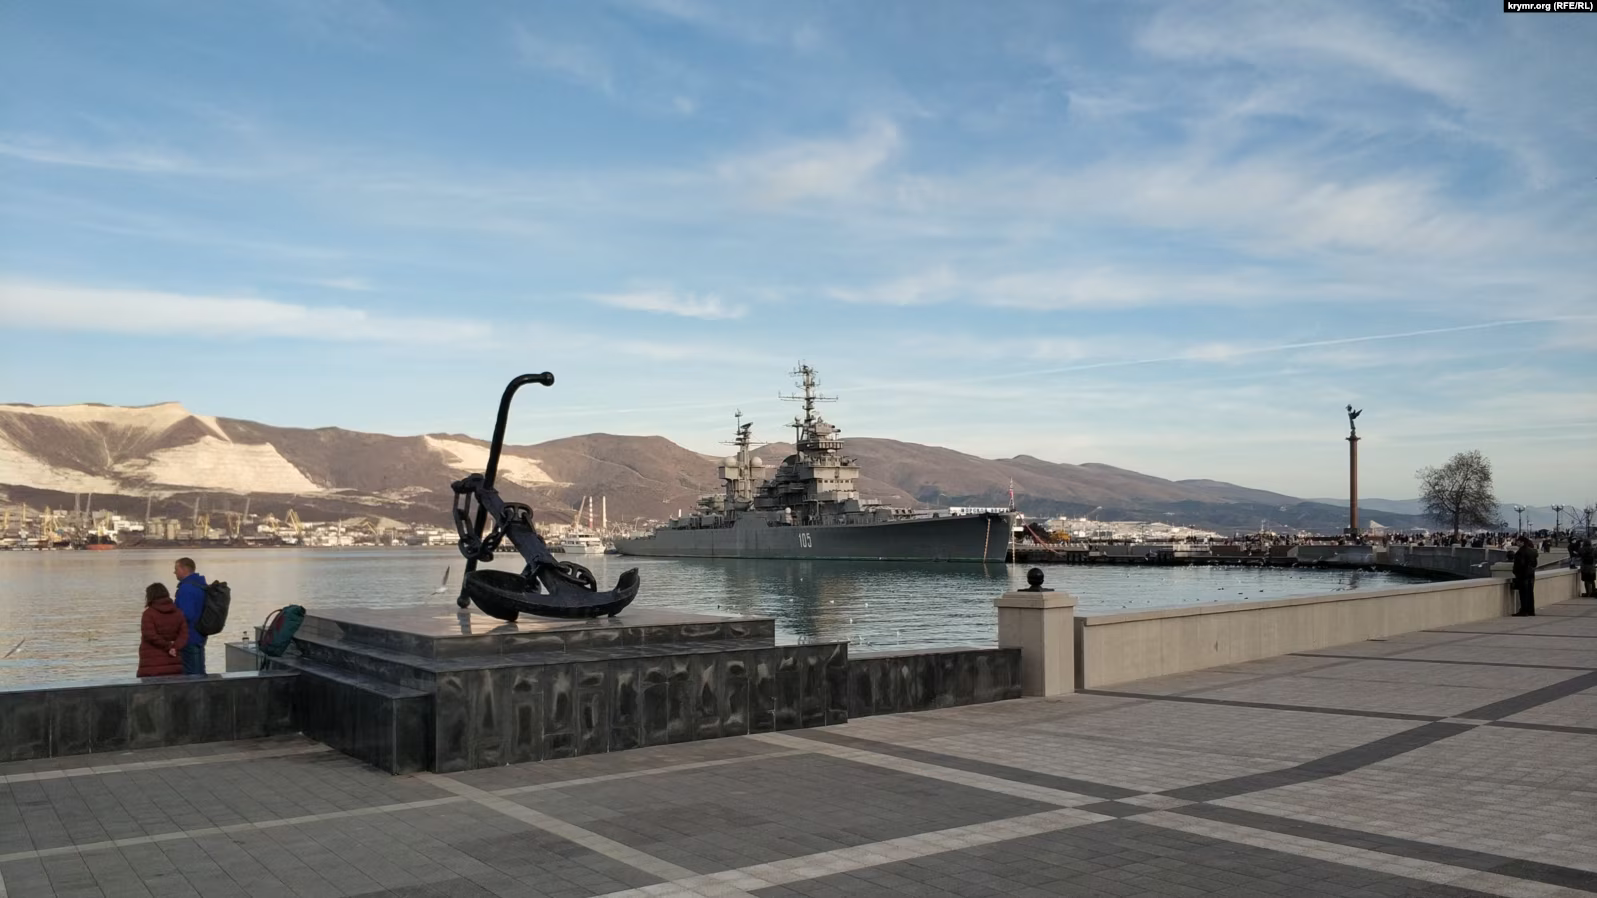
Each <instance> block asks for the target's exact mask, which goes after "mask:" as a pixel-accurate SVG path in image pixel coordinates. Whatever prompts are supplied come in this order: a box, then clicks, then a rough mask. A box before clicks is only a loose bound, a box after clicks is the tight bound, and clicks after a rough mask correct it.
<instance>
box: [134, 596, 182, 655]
mask: <svg viewBox="0 0 1597 898" xmlns="http://www.w3.org/2000/svg"><path fill="white" fill-rule="evenodd" d="M139 633H140V638H139V672H138V675H139V676H141V677H167V676H174V675H176V674H180V673H182V672H183V658H182V657H181V655H180V654H179V653H180V652H181V651H182V650H183V647H184V646H186V645H188V641H189V624H188V621H186V620H184V619H183V612H181V611H179V610H177V605H176V604H174V603H173V602H172V595H171V594H170V593H168V592H167V591H166V586H165V585H164V584H161V583H151V584H150V585H149V586H147V587H145V589H144V618H143V619H142V620H141V621H140V622H139Z"/></svg>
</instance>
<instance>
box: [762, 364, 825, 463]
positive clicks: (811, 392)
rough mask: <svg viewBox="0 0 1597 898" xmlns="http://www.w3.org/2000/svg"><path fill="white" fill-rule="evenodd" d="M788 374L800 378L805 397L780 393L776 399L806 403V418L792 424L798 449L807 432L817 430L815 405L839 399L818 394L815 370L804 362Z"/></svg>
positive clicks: (797, 419)
mask: <svg viewBox="0 0 1597 898" xmlns="http://www.w3.org/2000/svg"><path fill="white" fill-rule="evenodd" d="M788 373H789V374H791V375H792V376H793V377H796V378H798V382H799V386H801V387H803V388H804V395H802V396H783V395H782V394H780V393H778V394H777V396H776V398H778V399H781V400H784V401H787V402H802V403H804V417H803V418H794V419H793V424H792V427H793V434H794V436H793V443H794V448H797V444H799V443H801V442H803V441H804V434H805V432H806V431H809V432H813V431H814V429H815V422H816V421H817V420H818V419H817V418H816V416H815V403H817V402H836V401H837V397H836V396H822V395H821V394H820V393H819V392H817V390H818V388H819V385H818V383H817V382H816V380H815V369H814V368H811V367H810V366H809V365H808V364H806V363H804V362H799V366H798V368H796V369H794V370H793V371H790V372H788Z"/></svg>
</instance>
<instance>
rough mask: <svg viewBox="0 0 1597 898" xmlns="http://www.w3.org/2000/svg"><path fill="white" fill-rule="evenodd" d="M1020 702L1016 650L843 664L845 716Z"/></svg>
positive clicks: (891, 656) (868, 658) (917, 654)
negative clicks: (846, 713) (846, 681)
mask: <svg viewBox="0 0 1597 898" xmlns="http://www.w3.org/2000/svg"><path fill="white" fill-rule="evenodd" d="M1011 698H1020V649H1016V648H1009V649H991V648H952V649H923V650H920V651H908V652H868V653H865V654H861V655H856V656H854V657H852V658H850V659H848V714H849V716H850V717H869V716H871V715H873V714H897V713H900V712H903V711H929V710H931V709H933V708H951V707H954V706H955V705H973V704H981V703H984V702H996V701H1003V700H1004V699H1011Z"/></svg>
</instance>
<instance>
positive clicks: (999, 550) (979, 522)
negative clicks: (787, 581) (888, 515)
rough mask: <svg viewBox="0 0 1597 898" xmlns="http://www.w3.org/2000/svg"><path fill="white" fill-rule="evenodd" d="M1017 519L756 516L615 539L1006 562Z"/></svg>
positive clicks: (639, 544) (662, 550)
mask: <svg viewBox="0 0 1597 898" xmlns="http://www.w3.org/2000/svg"><path fill="white" fill-rule="evenodd" d="M1010 526H1011V525H1010V519H1009V516H1008V515H1002V514H975V515H959V516H953V517H939V518H914V519H910V520H904V521H886V522H882V523H875V524H864V523H861V524H831V525H822V526H804V525H785V524H782V525H775V526H773V525H771V524H769V523H767V522H766V521H765V520H762V519H760V518H758V517H752V516H751V517H746V518H740V519H738V520H737V521H736V522H735V523H734V524H732V525H731V526H728V527H706V528H688V527H683V528H676V527H662V528H661V529H659V530H656V531H655V532H654V534H653V535H652V536H644V537H638V538H632V539H617V540H616V541H615V546H616V551H618V552H620V553H621V554H622V555H643V556H656V557H667V558H805V559H827V560H854V561H981V562H987V561H991V562H1002V561H1003V560H1004V557H1005V554H1006V553H1007V552H1008V551H1009V536H1010Z"/></svg>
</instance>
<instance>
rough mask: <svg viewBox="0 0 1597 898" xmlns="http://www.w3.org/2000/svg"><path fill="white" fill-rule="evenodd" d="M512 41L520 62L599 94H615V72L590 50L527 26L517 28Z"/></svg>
mask: <svg viewBox="0 0 1597 898" xmlns="http://www.w3.org/2000/svg"><path fill="white" fill-rule="evenodd" d="M512 38H513V40H514V41H515V46H516V52H517V54H518V55H519V56H520V58H521V61H522V62H523V63H525V64H527V65H529V66H532V67H533V68H536V69H542V70H543V71H546V72H550V73H552V74H554V75H558V76H559V77H561V78H565V79H566V80H568V81H572V82H575V83H577V84H580V85H582V86H584V87H588V88H592V89H594V90H597V91H599V92H600V93H604V94H607V95H613V94H615V90H616V88H615V74H614V71H613V70H612V68H611V66H610V63H609V61H608V60H607V59H605V57H604V56H603V55H602V54H601V53H600V52H599V51H597V50H595V49H593V48H592V47H589V46H586V45H584V44H581V43H577V42H575V41H572V40H568V39H562V38H555V37H551V36H549V35H546V34H542V33H539V32H538V31H537V30H535V29H534V28H532V27H531V26H527V25H517V26H516V27H515V30H514V31H513V33H512Z"/></svg>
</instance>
